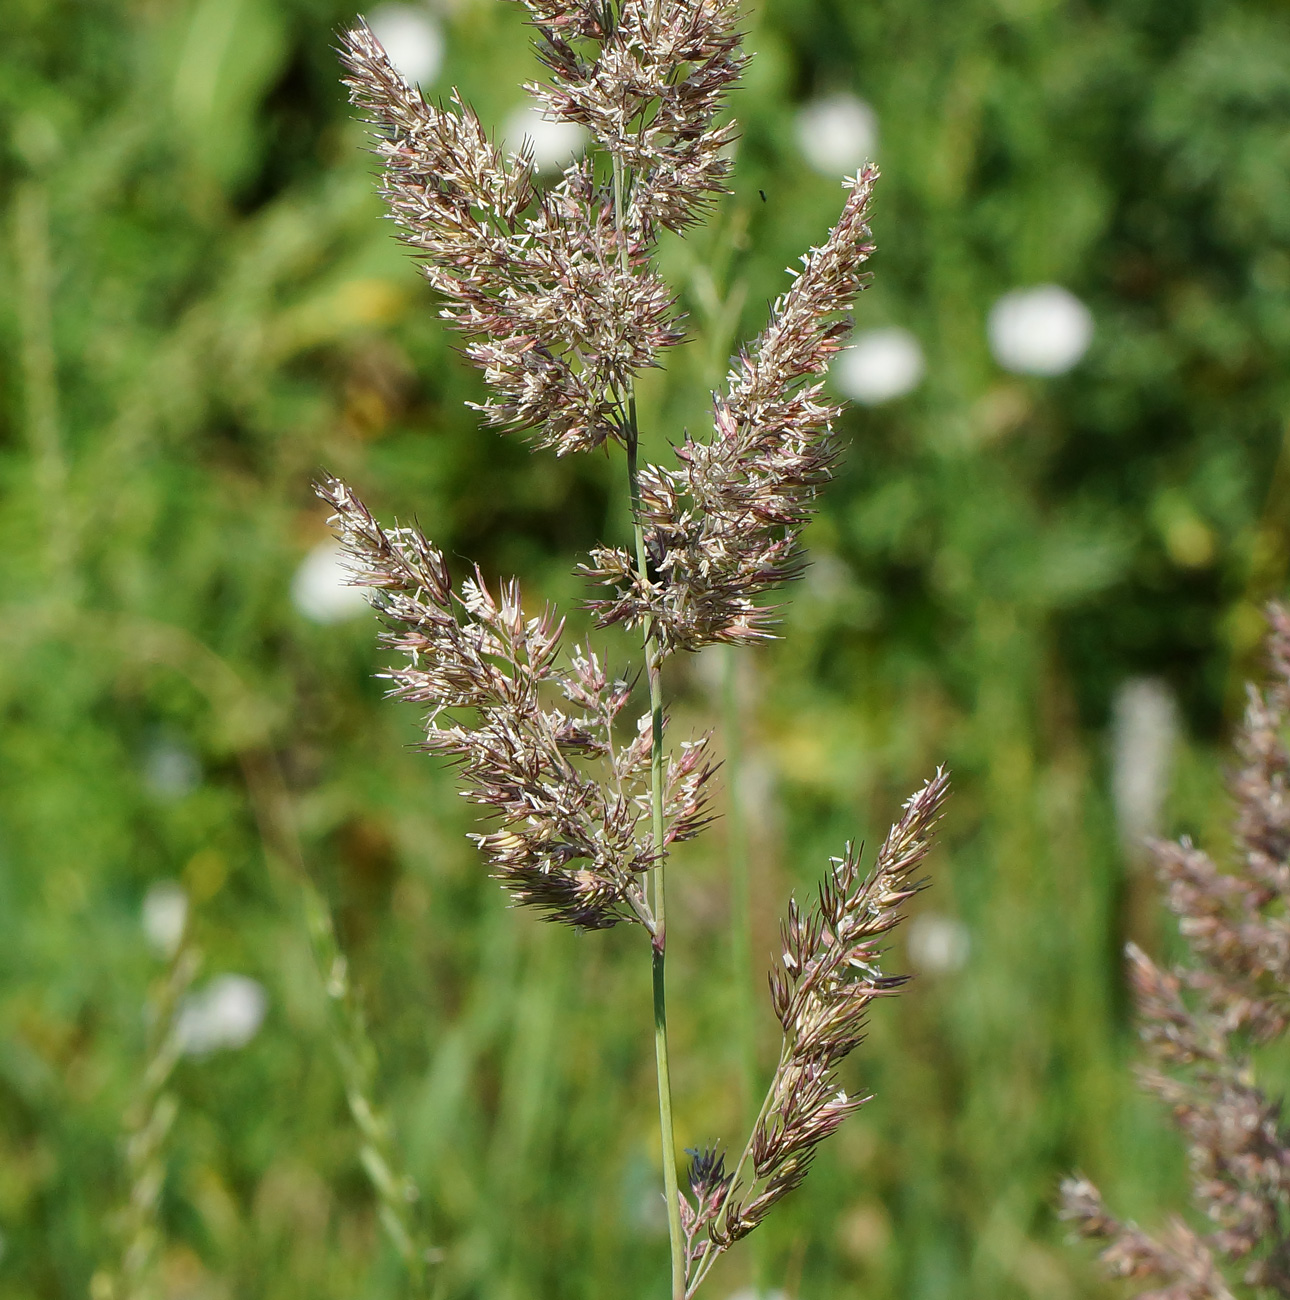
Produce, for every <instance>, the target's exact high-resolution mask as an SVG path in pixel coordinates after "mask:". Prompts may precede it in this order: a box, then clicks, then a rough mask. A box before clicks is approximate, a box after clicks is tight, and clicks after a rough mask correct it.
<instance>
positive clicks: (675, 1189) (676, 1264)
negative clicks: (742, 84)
mask: <svg viewBox="0 0 1290 1300" xmlns="http://www.w3.org/2000/svg"><path fill="white" fill-rule="evenodd" d="M624 191H625V178H624V175H623V163H622V159H621V158H620V157H619V155H618V154H615V155H614V224H615V227H616V229H617V233H618V264H619V266H620V267H621V268H622V270H623V271H624V272H625V271H626V270H627V269H628V257H627V234H626V230H625V229H624V226H623V214H624V212H625V207H624ZM625 433H626V437H625V441H626V443H627V481H628V485H629V487H630V490H631V502H632V533H633V536H634V539H635V542H636V573H637V576H638V578H639V579H640V583H641V587H642V589H648V587H649V566H648V564H647V563H646V558H645V525H644V522H643V521H642V519H641V487H640V473H639V466H638V460H637V453H638V451H639V445H640V426H639V425H638V424H637V420H636V393H635V390H634V389H633V388H632V386H631V385H630V383H629V385H628V388H627V428H626V430H625ZM645 672H646V675H647V676H648V678H649V707H650V722H651V736H652V744H651V746H650V764H649V793H650V814H651V824H652V832H653V840H652V843H653V848H654V854H655V859H654V866H653V868H652V869H651V871H650V880H651V887H652V898H651V911H652V912H653V914H654V932H653V942H652V945H651V949H652V953H653V975H654V1063H655V1066H656V1069H657V1074H658V1122H659V1132H660V1137H661V1141H662V1154H663V1199H664V1200H665V1201H666V1202H667V1235H668V1242H669V1244H670V1246H671V1259H672V1300H685V1237H684V1235H683V1233H682V1231H681V1200H680V1189H679V1186H678V1183H677V1176H676V1137H675V1135H674V1133H673V1131H672V1074H671V1070H670V1068H669V1065H668V1054H667V986H666V978H665V974H666V961H667V904H666V897H665V892H664V877H663V863H664V860H665V857H666V854H665V851H664V847H663V645H662V641H661V640H660V638H659V634H658V628H657V626H656V625H655V624H654V621H653V620H652V619H651V620H650V621H649V622H647V623H646V625H645Z"/></svg>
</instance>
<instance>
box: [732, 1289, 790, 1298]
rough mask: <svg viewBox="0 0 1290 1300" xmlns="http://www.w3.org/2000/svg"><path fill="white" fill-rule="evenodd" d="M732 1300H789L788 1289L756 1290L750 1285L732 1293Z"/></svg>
mask: <svg viewBox="0 0 1290 1300" xmlns="http://www.w3.org/2000/svg"><path fill="white" fill-rule="evenodd" d="M730 1300H788V1292H787V1291H756V1290H754V1289H753V1288H752V1287H750V1286H745V1287H741V1288H740V1289H739V1290H738V1291H732V1292H731V1293H730Z"/></svg>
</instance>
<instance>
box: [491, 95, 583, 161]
mask: <svg viewBox="0 0 1290 1300" xmlns="http://www.w3.org/2000/svg"><path fill="white" fill-rule="evenodd" d="M525 140H527V141H528V142H529V145H530V147H531V148H532V150H533V162H534V163H535V164H536V166H537V169H538V171H540V172H552V171H559V170H561V169H562V168H564V167H567V166H568V165H569V163H571V162H572V161H573V160H574V159H575V158H576V157H577V156H578V155H579V154H580V153H581V152H582V151H583V149H584V148H585V147H586V144H587V133H586V131H584V130H583V128H582V127H580V126H579V125H578V124H577V123H576V122H560V121H556V120H553V119H552V118H548V117H544V116H543V115H542V110H541V109H540V108H539V107H538V106H537V105H536V104H531V103H530V104H522V105H521V106H520V107H519V108H517V109H516V110H515V112H513V113H512V114H511V115H510V117H508V118H507V119H506V125H505V126H503V127H502V142H503V144H504V145H505V147H506V148H507V149H508V150H510V151H512V152H515V153H518V152H519V149H520V147H521V146H522V145H523V143H524V141H525Z"/></svg>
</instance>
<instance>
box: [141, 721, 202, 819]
mask: <svg viewBox="0 0 1290 1300" xmlns="http://www.w3.org/2000/svg"><path fill="white" fill-rule="evenodd" d="M201 779H202V765H201V763H200V761H199V760H198V758H197V755H196V754H194V753H193V751H192V750H191V749H189V748H188V746H187V745H185V744H184V743H183V742H182V741H179V740H176V739H174V738H173V737H169V736H158V737H156V738H155V739H154V740H153V742H152V744H150V745H149V746H148V749H147V751H146V752H145V754H144V756H143V784H144V788H145V789H146V790H147V791H148V793H149V794H150V795H151V796H152V797H153V798H154V799H156V800H157V801H158V802H160V803H174V802H176V801H177V800H179V799H183V798H184V797H185V796H187V795H190V794H192V792H193V791H194V790H195V789H196V788H197V787H198V785H200V784H201Z"/></svg>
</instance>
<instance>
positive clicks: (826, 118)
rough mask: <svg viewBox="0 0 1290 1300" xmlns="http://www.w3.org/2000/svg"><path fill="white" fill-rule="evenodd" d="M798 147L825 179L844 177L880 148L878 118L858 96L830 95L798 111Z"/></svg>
mask: <svg viewBox="0 0 1290 1300" xmlns="http://www.w3.org/2000/svg"><path fill="white" fill-rule="evenodd" d="M797 147H798V148H799V149H800V150H801V151H802V156H803V157H804V158H805V159H806V161H807V162H808V163H809V164H810V165H811V166H812V167H814V168H815V170H816V171H817V172H822V173H823V174H824V175H825V176H845V175H847V174H848V173H850V172H854V171H856V170H857V169H858V168H859V167H860V164H861V163H864V162H868V161H869V160H870V159H871V158H872V157H873V156H874V151H875V150H876V149H877V147H878V117H877V114H876V113H875V112H874V111H873V109H872V108H870V107H869V105H868V104H866V103H865V102H864V100H863V99H858V98H857V97H856V96H855V95H848V94H841V95H829V96H828V97H827V98H824V99H816V100H812V101H811V102H810V103H809V104H805V105H803V106H802V107H801V108H800V109H798V111H797Z"/></svg>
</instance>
